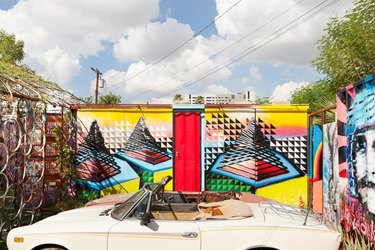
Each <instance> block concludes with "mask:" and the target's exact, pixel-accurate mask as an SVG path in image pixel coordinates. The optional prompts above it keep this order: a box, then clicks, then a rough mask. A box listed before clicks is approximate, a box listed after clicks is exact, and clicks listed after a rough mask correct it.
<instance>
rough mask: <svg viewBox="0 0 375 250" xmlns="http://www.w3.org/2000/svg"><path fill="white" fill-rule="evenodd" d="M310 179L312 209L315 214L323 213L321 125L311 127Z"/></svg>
mask: <svg viewBox="0 0 375 250" xmlns="http://www.w3.org/2000/svg"><path fill="white" fill-rule="evenodd" d="M309 136H310V139H309V150H310V152H309V155H310V157H309V178H310V184H311V185H312V187H311V188H312V207H313V209H314V212H316V213H320V214H322V213H323V199H322V195H323V174H322V172H323V164H322V160H323V159H322V156H323V132H322V126H321V125H311V126H310V134H309Z"/></svg>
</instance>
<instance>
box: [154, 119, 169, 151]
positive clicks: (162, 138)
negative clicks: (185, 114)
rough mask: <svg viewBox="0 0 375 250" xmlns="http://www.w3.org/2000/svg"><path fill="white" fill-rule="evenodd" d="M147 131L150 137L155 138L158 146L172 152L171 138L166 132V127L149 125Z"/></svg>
mask: <svg viewBox="0 0 375 250" xmlns="http://www.w3.org/2000/svg"><path fill="white" fill-rule="evenodd" d="M149 131H150V133H151V135H152V137H154V138H155V142H156V144H157V145H158V146H159V147H160V148H162V149H165V150H167V151H168V152H169V153H172V151H173V138H172V137H168V134H167V132H168V131H167V128H166V127H164V126H158V125H150V126H149Z"/></svg>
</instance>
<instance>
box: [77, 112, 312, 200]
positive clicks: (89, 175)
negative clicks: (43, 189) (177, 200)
mask: <svg viewBox="0 0 375 250" xmlns="http://www.w3.org/2000/svg"><path fill="white" fill-rule="evenodd" d="M188 109H189V106H188V105H187V106H186V107H185V106H184V109H179V110H177V107H173V108H172V107H170V108H160V107H155V108H150V107H148V108H144V109H141V108H137V107H136V106H135V107H129V108H122V109H121V108H118V109H113V108H112V109H97V110H94V109H88V108H84V109H78V111H77V120H78V124H80V126H79V130H78V136H77V138H78V150H77V154H76V155H77V156H76V166H77V170H78V173H79V175H80V177H81V184H82V186H85V187H88V188H90V189H91V190H96V191H97V192H100V194H101V195H104V194H109V193H119V192H121V193H126V192H132V191H135V190H137V189H138V188H139V187H140V186H142V185H143V184H145V183H149V182H155V181H159V180H160V179H161V178H162V177H163V176H164V175H167V174H169V175H172V176H173V175H176V176H175V177H176V178H175V180H174V181H175V182H174V183H171V184H169V187H168V188H169V189H173V187H174V188H176V190H197V191H199V190H213V191H230V190H234V191H239V192H252V193H256V194H259V195H262V196H265V197H268V198H271V199H275V200H278V201H280V202H283V203H288V204H293V205H306V202H307V165H308V164H307V107H306V106H289V105H280V106H251V108H249V107H246V106H238V107H236V106H232V107H231V108H226V109H223V108H219V106H214V107H213V108H208V107H206V108H205V107H204V106H203V105H202V108H201V109H200V110H198V111H197V110H195V111H194V112H193V111H192V110H188ZM177 130H178V131H177ZM174 137H175V138H174ZM196 148H198V150H195V149H196ZM173 154H174V158H173ZM193 155H195V156H194V157H193ZM193 158H194V159H193ZM189 164H190V165H189ZM187 166H189V167H187ZM193 169H194V171H193ZM199 169H201V171H200V170H199ZM177 174H178V176H177ZM193 175H194V176H195V177H194V178H190V179H191V180H189V181H188V182H183V181H181V178H183V176H186V178H188V177H191V176H193ZM195 182H196V183H195Z"/></svg>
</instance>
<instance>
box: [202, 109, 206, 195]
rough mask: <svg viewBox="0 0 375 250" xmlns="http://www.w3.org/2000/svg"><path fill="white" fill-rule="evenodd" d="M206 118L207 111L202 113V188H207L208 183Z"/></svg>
mask: <svg viewBox="0 0 375 250" xmlns="http://www.w3.org/2000/svg"><path fill="white" fill-rule="evenodd" d="M205 128H206V119H205V113H204V112H202V113H201V190H202V191H204V190H205V186H206V185H205V184H206V178H205V172H206V170H205V169H204V162H205V159H204V156H205V155H204V149H205V144H206V141H205V131H206V129H205Z"/></svg>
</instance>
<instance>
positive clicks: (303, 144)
mask: <svg viewBox="0 0 375 250" xmlns="http://www.w3.org/2000/svg"><path fill="white" fill-rule="evenodd" d="M270 147H271V148H272V149H274V150H276V151H277V152H280V153H282V154H283V155H284V156H285V157H286V158H288V159H289V160H290V161H291V162H293V163H294V165H295V166H296V167H298V168H299V169H300V170H301V171H302V172H304V173H306V171H307V137H306V136H293V137H287V138H283V139H279V138H278V139H274V138H273V137H271V138H270Z"/></svg>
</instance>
